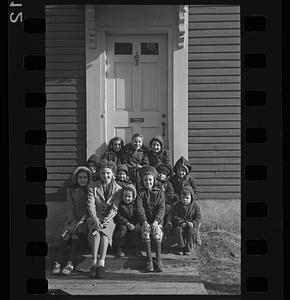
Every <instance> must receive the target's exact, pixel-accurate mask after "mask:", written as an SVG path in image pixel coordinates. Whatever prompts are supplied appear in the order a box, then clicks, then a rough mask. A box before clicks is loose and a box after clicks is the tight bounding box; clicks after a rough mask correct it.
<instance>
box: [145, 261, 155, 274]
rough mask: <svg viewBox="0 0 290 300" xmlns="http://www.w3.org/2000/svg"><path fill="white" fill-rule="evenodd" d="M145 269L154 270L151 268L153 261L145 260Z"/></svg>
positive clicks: (147, 270)
mask: <svg viewBox="0 0 290 300" xmlns="http://www.w3.org/2000/svg"><path fill="white" fill-rule="evenodd" d="M145 271H146V272H154V268H153V262H152V261H147V262H146V264H145Z"/></svg>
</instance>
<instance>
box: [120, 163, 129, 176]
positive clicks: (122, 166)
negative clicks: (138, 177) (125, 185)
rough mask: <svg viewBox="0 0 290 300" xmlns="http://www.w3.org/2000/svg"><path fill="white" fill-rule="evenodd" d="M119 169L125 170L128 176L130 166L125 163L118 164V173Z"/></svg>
mask: <svg viewBox="0 0 290 300" xmlns="http://www.w3.org/2000/svg"><path fill="white" fill-rule="evenodd" d="M119 171H124V172H125V173H126V174H127V176H128V167H127V165H125V164H121V165H118V167H117V173H118V172H119Z"/></svg>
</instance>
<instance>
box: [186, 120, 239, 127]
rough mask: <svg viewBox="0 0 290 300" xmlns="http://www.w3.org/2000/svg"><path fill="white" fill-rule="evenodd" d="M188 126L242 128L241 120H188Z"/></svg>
mask: <svg viewBox="0 0 290 300" xmlns="http://www.w3.org/2000/svg"><path fill="white" fill-rule="evenodd" d="M188 127H189V128H191V129H205V128H207V129H218V128H219V129H221V128H225V129H227V128H233V129H234V128H241V122H240V121H236V122H221V121H220V122H196V121H194V122H193V121H191V122H188Z"/></svg>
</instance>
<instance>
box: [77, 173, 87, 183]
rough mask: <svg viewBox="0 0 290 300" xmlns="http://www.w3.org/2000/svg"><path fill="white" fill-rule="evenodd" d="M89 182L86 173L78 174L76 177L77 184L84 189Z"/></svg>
mask: <svg viewBox="0 0 290 300" xmlns="http://www.w3.org/2000/svg"><path fill="white" fill-rule="evenodd" d="M88 182H89V178H88V174H87V172H79V173H78V176H77V183H78V185H79V186H81V187H85V186H86V185H87V184H88Z"/></svg>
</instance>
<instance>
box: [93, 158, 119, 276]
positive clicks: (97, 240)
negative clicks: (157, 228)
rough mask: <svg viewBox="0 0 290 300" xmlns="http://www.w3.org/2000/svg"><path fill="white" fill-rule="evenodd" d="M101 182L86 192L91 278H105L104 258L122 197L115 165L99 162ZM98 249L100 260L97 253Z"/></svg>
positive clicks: (108, 162)
mask: <svg viewBox="0 0 290 300" xmlns="http://www.w3.org/2000/svg"><path fill="white" fill-rule="evenodd" d="M99 170H100V178H101V180H99V181H97V182H94V183H93V184H92V185H91V186H90V187H89V192H88V202H87V203H88V212H89V217H90V219H91V224H90V227H89V236H90V238H91V240H92V256H93V263H92V267H91V271H90V276H91V277H92V278H103V277H104V276H105V258H106V254H107V249H108V246H109V245H112V235H113V231H114V229H115V223H114V221H113V218H114V217H115V215H116V214H117V211H118V207H119V203H120V200H121V197H122V188H121V187H120V186H119V185H118V184H117V183H116V182H115V180H114V173H115V172H116V165H115V163H114V162H112V161H107V160H101V162H100V164H99ZM99 249H100V258H99V260H98V261H97V258H98V251H99Z"/></svg>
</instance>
